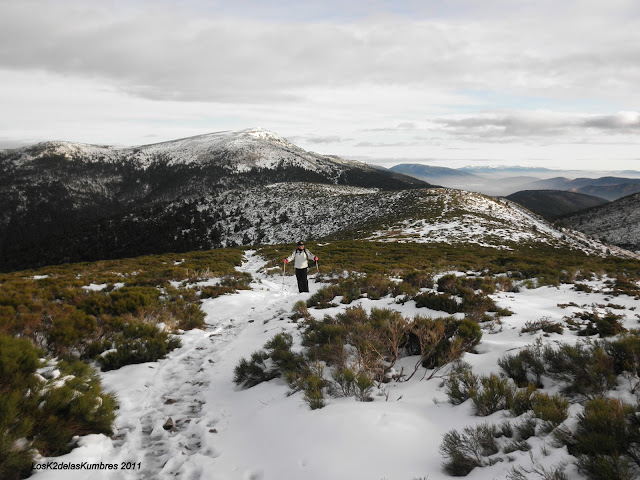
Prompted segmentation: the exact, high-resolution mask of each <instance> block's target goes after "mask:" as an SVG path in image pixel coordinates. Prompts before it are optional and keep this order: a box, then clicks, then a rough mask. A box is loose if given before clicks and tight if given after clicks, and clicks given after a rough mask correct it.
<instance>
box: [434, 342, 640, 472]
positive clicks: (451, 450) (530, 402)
mask: <svg viewBox="0 0 640 480" xmlns="http://www.w3.org/2000/svg"><path fill="white" fill-rule="evenodd" d="M499 365H500V367H501V369H502V371H503V373H504V374H505V375H506V377H499V376H497V375H495V374H491V375H489V376H477V375H475V374H474V373H473V372H472V370H471V368H470V367H469V365H466V364H463V363H459V364H457V365H456V366H455V368H453V369H452V370H451V374H450V375H449V376H448V377H447V378H446V379H445V381H444V382H443V386H444V387H445V391H446V393H447V397H448V398H449V401H450V403H452V404H454V405H459V404H461V403H463V402H465V401H467V400H470V401H471V402H472V404H473V406H474V411H475V413H476V415H479V416H486V415H490V414H492V413H495V412H499V411H504V412H505V414H508V415H510V416H511V417H512V418H513V420H507V425H508V427H507V426H505V424H503V425H502V426H501V427H500V428H498V426H496V425H491V424H483V425H480V426H478V427H466V428H465V429H463V431H462V432H459V431H456V430H452V431H450V432H448V433H447V434H445V436H444V437H443V441H442V444H441V447H440V450H441V452H442V454H443V456H444V458H445V462H444V465H443V468H444V470H445V471H446V472H447V473H449V474H451V475H455V476H464V475H467V474H468V473H469V472H470V471H471V470H472V469H474V468H476V467H480V466H486V465H491V464H493V463H495V462H497V461H503V460H504V459H505V458H506V457H505V456H506V455H508V454H509V453H510V452H512V451H514V450H515V449H520V450H526V449H527V448H526V446H527V445H528V443H527V440H528V439H530V438H531V437H533V436H542V437H545V436H547V435H550V434H553V440H552V442H551V443H552V444H554V445H555V446H556V447H564V446H566V447H567V449H568V451H569V453H570V454H571V455H573V456H574V457H576V465H577V466H578V468H579V470H580V471H581V472H582V473H583V474H584V475H586V476H587V478H589V479H593V480H614V479H625V480H627V479H628V480H630V479H633V478H637V476H638V474H640V433H639V432H640V420H639V419H640V403H638V402H636V403H635V404H627V403H625V402H623V401H621V400H618V399H614V398H607V397H606V396H605V395H606V394H607V393H608V392H609V391H611V390H612V389H614V388H616V387H617V386H619V385H618V382H620V381H629V384H628V385H627V388H629V389H630V390H631V392H632V393H633V392H635V391H637V388H638V376H639V375H638V374H639V373H640V370H639V368H640V335H639V334H638V332H631V333H629V334H626V335H622V336H621V337H619V338H616V339H612V340H601V341H595V342H591V343H585V342H582V343H580V342H579V343H577V344H575V345H568V344H559V345H558V346H557V347H554V346H550V345H544V346H543V345H541V344H537V345H534V346H531V347H528V348H525V349H523V350H521V351H520V352H519V353H518V354H515V355H506V356H504V357H503V358H501V359H500V361H499ZM544 377H548V378H549V379H551V380H553V381H555V382H557V383H559V384H560V385H561V389H560V390H561V394H554V395H550V394H549V393H546V392H542V391H540V389H539V388H542V385H543V383H544V382H542V379H543V378H544ZM621 379H626V380H621ZM570 401H572V402H576V401H577V402H579V403H580V404H581V405H583V409H582V412H581V413H579V414H578V415H577V417H576V420H577V421H575V422H570V423H568V424H567V423H565V420H566V419H567V418H568V415H569V402H570ZM500 433H502V434H504V435H505V436H511V435H507V433H510V434H512V435H513V437H514V440H513V441H510V442H506V443H505V442H504V441H502V440H496V438H499V437H500ZM529 448H530V447H529ZM536 469H537V470H536ZM534 470H535V471H536V472H537V473H539V474H541V473H544V472H546V473H548V474H549V475H552V476H551V477H550V478H566V476H564V473H563V468H561V467H560V468H556V469H554V470H551V471H546V470H544V469H541V467H540V466H539V465H538V466H536V465H535V464H534V469H533V470H531V471H527V470H525V469H523V468H521V467H519V468H516V469H512V471H511V473H510V476H509V478H513V479H521V478H527V477H526V476H525V473H531V472H533V471H534ZM544 478H546V477H544Z"/></svg>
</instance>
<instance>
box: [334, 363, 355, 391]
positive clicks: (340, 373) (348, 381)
mask: <svg viewBox="0 0 640 480" xmlns="http://www.w3.org/2000/svg"><path fill="white" fill-rule="evenodd" d="M332 377H333V380H334V382H335V385H336V386H335V387H334V390H336V391H338V392H339V394H340V395H341V396H343V397H351V396H353V395H355V392H356V390H355V389H356V385H355V384H356V373H355V372H354V371H353V369H351V368H347V367H343V368H336V369H335V370H334V371H333V373H332Z"/></svg>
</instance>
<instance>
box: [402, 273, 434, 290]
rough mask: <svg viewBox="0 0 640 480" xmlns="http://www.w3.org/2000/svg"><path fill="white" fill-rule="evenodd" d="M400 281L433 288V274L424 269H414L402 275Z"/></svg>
mask: <svg viewBox="0 0 640 480" xmlns="http://www.w3.org/2000/svg"><path fill="white" fill-rule="evenodd" d="M402 281H403V282H405V283H407V284H409V285H411V286H412V287H415V288H433V286H434V282H433V276H432V275H431V274H430V273H428V272H425V271H424V270H415V271H413V272H410V273H408V274H406V275H405V276H403V277H402Z"/></svg>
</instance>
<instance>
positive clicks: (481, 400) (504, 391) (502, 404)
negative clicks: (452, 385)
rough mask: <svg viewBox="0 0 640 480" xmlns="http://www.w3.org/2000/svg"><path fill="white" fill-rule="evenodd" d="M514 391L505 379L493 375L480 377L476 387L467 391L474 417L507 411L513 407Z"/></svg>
mask: <svg viewBox="0 0 640 480" xmlns="http://www.w3.org/2000/svg"><path fill="white" fill-rule="evenodd" d="M515 392H516V389H515V387H514V386H513V384H512V383H511V382H510V381H509V379H507V378H500V377H498V376H497V375H495V374H491V375H489V376H484V375H483V376H481V377H480V378H479V380H478V385H477V386H476V387H472V388H470V390H469V395H470V398H471V401H472V402H473V407H474V411H475V414H476V415H479V416H481V417H485V416H487V415H491V414H492V413H495V412H498V411H500V410H509V409H510V408H511V406H512V405H513V397H514V395H515Z"/></svg>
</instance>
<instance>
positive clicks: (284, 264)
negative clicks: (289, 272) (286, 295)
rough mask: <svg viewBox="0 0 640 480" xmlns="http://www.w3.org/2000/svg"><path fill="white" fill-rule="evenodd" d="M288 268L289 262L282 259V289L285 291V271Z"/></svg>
mask: <svg viewBox="0 0 640 480" xmlns="http://www.w3.org/2000/svg"><path fill="white" fill-rule="evenodd" d="M286 269H287V262H285V261H284V260H283V261H282V291H283V292H284V271H285V270H286Z"/></svg>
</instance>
